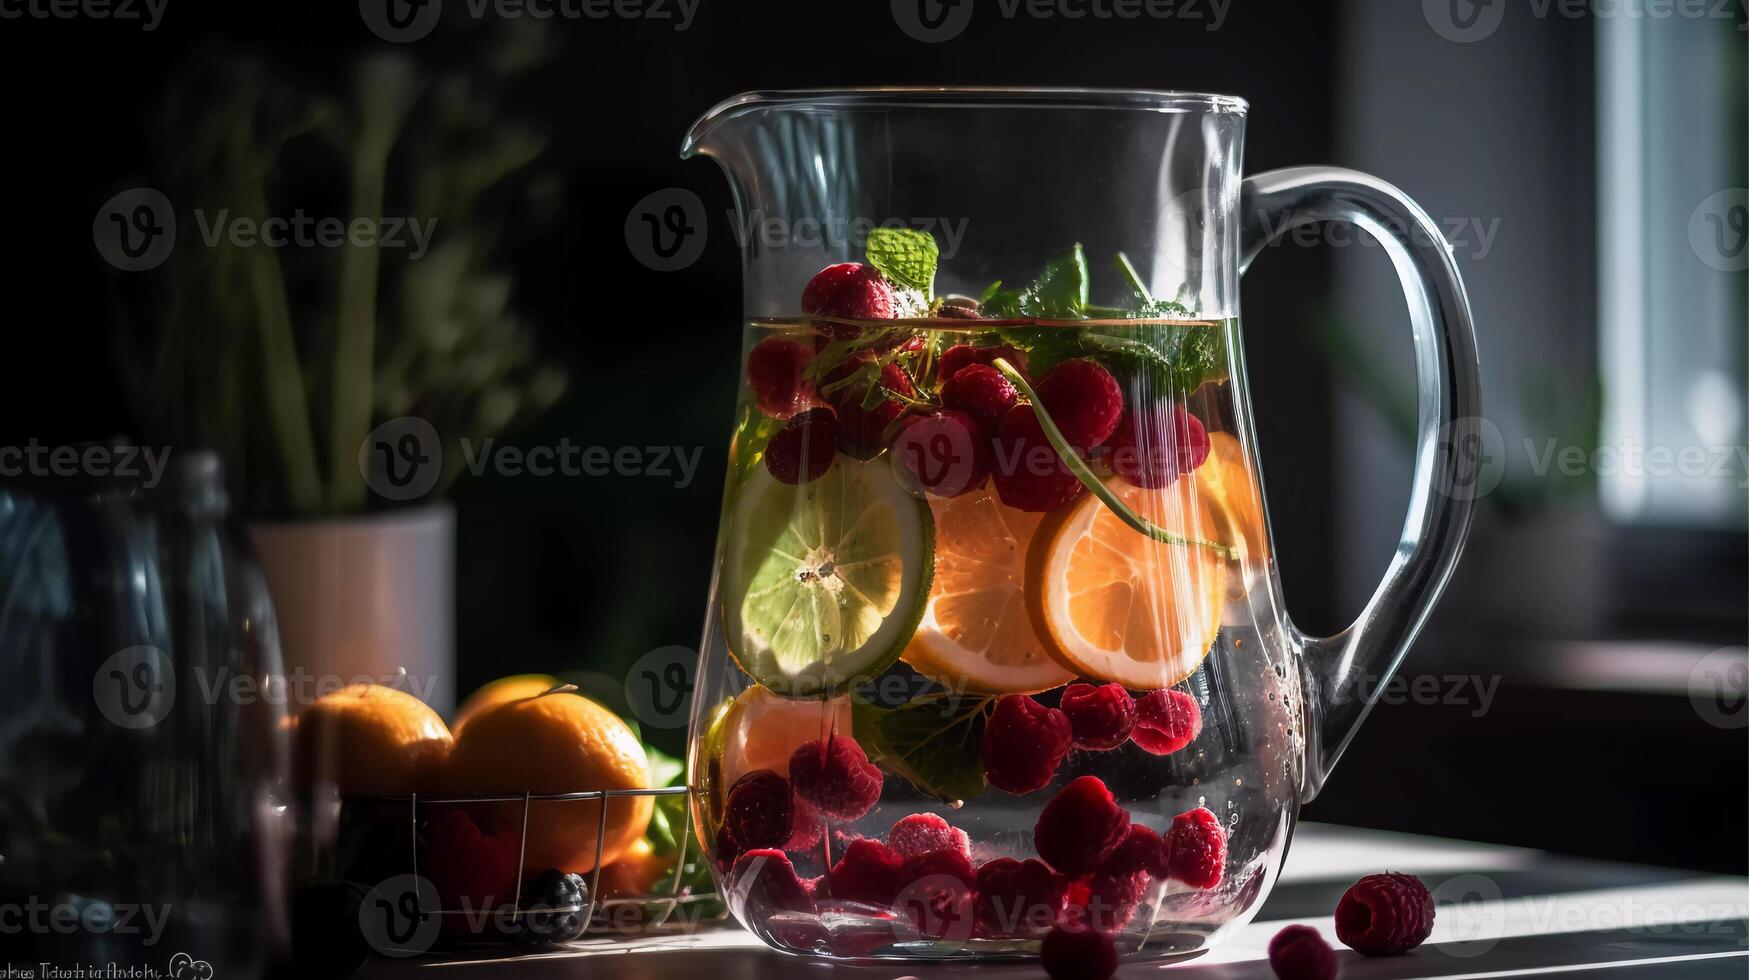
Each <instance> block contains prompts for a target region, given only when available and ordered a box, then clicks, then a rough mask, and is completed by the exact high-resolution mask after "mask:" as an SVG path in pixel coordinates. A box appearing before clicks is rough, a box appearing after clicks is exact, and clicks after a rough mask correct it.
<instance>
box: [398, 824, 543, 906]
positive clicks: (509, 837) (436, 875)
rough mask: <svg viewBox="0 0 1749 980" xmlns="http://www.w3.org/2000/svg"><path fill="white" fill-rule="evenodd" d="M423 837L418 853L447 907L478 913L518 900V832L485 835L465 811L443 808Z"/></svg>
mask: <svg viewBox="0 0 1749 980" xmlns="http://www.w3.org/2000/svg"><path fill="white" fill-rule="evenodd" d="M423 836H424V840H425V847H424V848H423V849H422V850H421V852H420V857H421V859H423V860H424V862H425V865H424V867H426V868H428V869H429V870H428V871H427V872H426V873H427V874H428V875H429V876H430V878H431V883H432V884H433V885H435V886H436V887H437V894H438V896H439V897H440V898H442V899H443V907H444V908H446V909H468V910H476V911H477V910H485V909H493V908H497V907H498V906H500V905H507V904H509V903H511V902H512V901H514V900H515V898H516V856H517V841H516V835H515V834H500V835H497V836H491V835H487V834H484V833H482V832H481V831H480V828H479V826H478V825H477V824H475V823H474V820H473V818H472V817H470V816H468V814H467V811H466V810H464V809H462V808H460V807H445V808H444V809H442V810H440V811H438V813H437V814H436V815H435V816H433V817H432V818H431V821H430V822H429V823H427V824H426V825H425V833H424V835H423ZM402 846H403V847H405V846H406V845H405V844H404V843H403V845H402Z"/></svg>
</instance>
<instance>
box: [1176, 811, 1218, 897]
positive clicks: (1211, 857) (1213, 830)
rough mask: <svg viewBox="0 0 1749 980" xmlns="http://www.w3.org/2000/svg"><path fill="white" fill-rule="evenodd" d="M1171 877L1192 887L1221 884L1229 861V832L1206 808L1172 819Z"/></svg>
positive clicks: (1207, 886)
mask: <svg viewBox="0 0 1749 980" xmlns="http://www.w3.org/2000/svg"><path fill="white" fill-rule="evenodd" d="M1166 847H1167V855H1166V871H1167V877H1169V878H1172V879H1174V880H1176V881H1182V882H1184V883H1185V884H1187V885H1189V886H1191V887H1192V888H1213V887H1215V886H1216V885H1218V884H1220V883H1221V871H1222V870H1223V868H1224V867H1225V866H1226V863H1227V831H1226V829H1225V828H1224V827H1222V826H1221V822H1220V821H1219V820H1217V819H1216V818H1215V815H1214V814H1212V813H1210V812H1209V811H1208V810H1207V809H1206V808H1204V807H1200V806H1199V807H1197V808H1196V809H1194V810H1187V811H1185V812H1184V813H1180V814H1179V815H1178V816H1176V817H1173V818H1172V828H1171V829H1170V830H1168V831H1166Z"/></svg>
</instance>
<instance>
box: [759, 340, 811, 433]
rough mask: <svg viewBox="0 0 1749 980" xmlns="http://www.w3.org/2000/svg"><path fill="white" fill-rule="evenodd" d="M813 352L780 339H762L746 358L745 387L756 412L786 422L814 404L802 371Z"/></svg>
mask: <svg viewBox="0 0 1749 980" xmlns="http://www.w3.org/2000/svg"><path fill="white" fill-rule="evenodd" d="M813 358H814V352H813V350H812V349H811V348H810V347H809V346H808V345H805V344H802V343H800V342H798V341H794V340H789V339H787V338H784V337H771V338H768V339H766V340H762V341H760V342H759V344H758V345H757V346H756V347H754V348H753V350H752V351H751V352H750V353H749V354H748V355H747V384H748V386H749V387H751V388H752V389H753V400H754V402H755V403H757V404H758V406H759V410H760V411H761V412H764V413H765V414H767V415H769V416H771V417H773V418H779V419H787V418H789V417H790V416H791V415H794V414H795V413H797V412H799V411H802V410H803V409H805V408H807V407H808V406H810V405H813V404H814V385H813V383H812V382H809V381H806V380H803V378H802V372H803V371H805V370H807V367H808V362H809V361H811V360H813Z"/></svg>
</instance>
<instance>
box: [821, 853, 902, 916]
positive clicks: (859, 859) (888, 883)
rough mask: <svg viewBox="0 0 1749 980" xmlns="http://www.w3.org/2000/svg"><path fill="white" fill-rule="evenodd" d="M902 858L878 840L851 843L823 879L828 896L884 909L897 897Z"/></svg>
mask: <svg viewBox="0 0 1749 980" xmlns="http://www.w3.org/2000/svg"><path fill="white" fill-rule="evenodd" d="M904 863H905V859H904V858H903V857H901V856H900V855H899V854H898V852H896V851H894V850H893V849H892V848H890V847H888V846H887V845H885V844H882V843H881V842H880V841H878V840H869V839H864V840H859V841H853V842H852V843H851V844H850V846H849V847H847V848H845V849H844V856H843V857H841V858H839V859H838V863H837V864H835V865H833V866H832V870H831V871H830V872H829V873H828V874H827V876H826V880H827V882H828V883H829V884H830V885H831V890H832V897H833V898H835V899H841V900H843V901H847V902H861V903H863V904H865V905H874V906H878V907H880V908H887V907H888V906H890V905H892V904H893V899H895V898H897V897H898V895H899V881H900V879H899V869H900V867H901V866H902V865H903V864H904Z"/></svg>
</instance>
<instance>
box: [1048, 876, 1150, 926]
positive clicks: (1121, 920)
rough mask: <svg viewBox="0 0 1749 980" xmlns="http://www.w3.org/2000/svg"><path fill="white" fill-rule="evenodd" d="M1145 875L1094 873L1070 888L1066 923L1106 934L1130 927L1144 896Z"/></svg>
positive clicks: (1146, 886) (1145, 895)
mask: <svg viewBox="0 0 1749 980" xmlns="http://www.w3.org/2000/svg"><path fill="white" fill-rule="evenodd" d="M1148 881H1149V879H1148V873H1147V872H1146V871H1131V872H1129V873H1128V874H1108V873H1106V872H1104V871H1096V872H1094V873H1093V874H1091V875H1089V876H1087V877H1086V878H1082V879H1080V880H1079V881H1077V882H1076V883H1075V884H1073V885H1071V886H1070V888H1069V904H1068V910H1067V912H1066V915H1067V919H1068V921H1071V922H1083V923H1086V924H1088V925H1091V926H1093V927H1095V928H1097V929H1104V930H1107V931H1111V930H1116V929H1122V928H1123V927H1124V926H1126V925H1129V922H1130V918H1131V917H1132V916H1134V915H1135V913H1136V905H1137V904H1138V903H1140V902H1141V900H1142V899H1143V898H1145V897H1147V894H1148Z"/></svg>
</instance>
